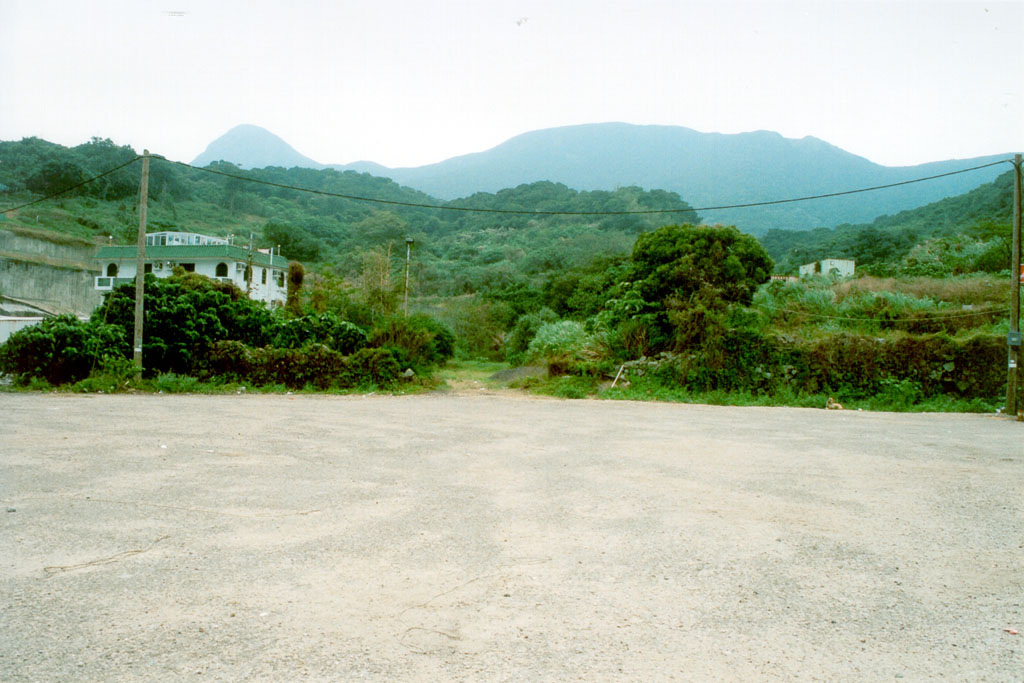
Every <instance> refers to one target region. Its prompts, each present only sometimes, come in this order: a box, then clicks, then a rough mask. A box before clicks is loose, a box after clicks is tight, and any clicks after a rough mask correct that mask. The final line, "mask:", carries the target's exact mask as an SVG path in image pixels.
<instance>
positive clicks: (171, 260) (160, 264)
mask: <svg viewBox="0 0 1024 683" xmlns="http://www.w3.org/2000/svg"><path fill="white" fill-rule="evenodd" d="M96 261H97V262H98V263H99V266H100V272H101V275H99V276H98V277H96V279H95V287H96V289H98V290H101V291H103V290H111V289H113V288H114V287H117V286H118V285H122V284H126V283H129V282H133V281H134V280H135V272H136V265H137V263H138V257H137V248H136V247H135V246H130V247H127V246H125V247H101V248H100V250H99V252H97V254H96ZM145 264H146V265H145V267H146V273H152V274H153V275H155V276H157V277H170V276H171V272H172V270H173V269H174V267H175V266H181V267H182V268H183V269H184V270H185V271H186V272H190V273H199V274H200V275H205V276H207V277H209V278H212V279H214V280H222V281H224V282H232V283H234V284H235V285H236V286H237V287H238V288H239V289H241V290H242V291H243V292H245V291H248V292H249V298H251V299H256V300H258V301H263V302H265V303H266V304H267V305H268V306H272V305H283V304H284V302H285V299H286V298H287V294H288V290H287V287H286V284H285V273H286V272H287V271H288V259H286V258H284V257H283V256H281V255H280V254H274V253H273V251H272V250H269V249H254V250H252V251H250V250H249V249H248V248H246V247H237V246H234V245H232V244H229V243H228V241H227V240H224V239H220V238H218V237H208V236H206V235H199V234H196V233H190V232H155V233H150V234H147V235H146V254H145Z"/></svg>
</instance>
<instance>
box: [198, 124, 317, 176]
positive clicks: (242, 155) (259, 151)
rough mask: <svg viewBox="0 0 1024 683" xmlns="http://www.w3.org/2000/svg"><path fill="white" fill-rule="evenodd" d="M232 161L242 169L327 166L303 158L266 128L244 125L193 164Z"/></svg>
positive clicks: (235, 128)
mask: <svg viewBox="0 0 1024 683" xmlns="http://www.w3.org/2000/svg"><path fill="white" fill-rule="evenodd" d="M215 161H230V162H231V163H233V164H236V165H238V166H240V167H241V168H264V167H266V166H281V167H282V168H293V167H295V166H299V167H302V168H323V167H324V165H323V164H321V163H318V162H316V161H313V160H312V159H310V158H309V157H307V156H303V155H302V154H299V153H298V152H297V151H296V150H295V148H294V147H292V146H291V145H289V144H288V143H287V142H285V141H284V140H282V139H281V138H279V137H278V136H276V135H274V134H273V133H271V132H270V131H269V130H267V129H266V128H261V127H259V126H254V125H252V124H249V123H243V124H241V125H239V126H235V127H234V128H232V129H231V130H229V131H228V132H227V133H224V135H221V136H220V137H219V138H217V139H216V140H214V141H213V142H211V143H210V144H209V145H208V146H207V147H206V150H205V151H204V152H203V153H202V154H200V155H199V156H197V157H196V158H195V159H193V160H192V165H193V166H206V165H208V164H212V163H213V162H215Z"/></svg>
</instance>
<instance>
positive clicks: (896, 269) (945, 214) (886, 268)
mask: <svg viewBox="0 0 1024 683" xmlns="http://www.w3.org/2000/svg"><path fill="white" fill-rule="evenodd" d="M1012 181H1013V171H1007V172H1006V173H1003V174H1002V175H1000V176H999V177H998V178H996V179H995V180H994V181H992V182H990V183H986V184H985V185H982V186H981V187H978V188H977V189H974V190H971V191H970V192H967V193H966V194H962V195H958V196H955V197H949V198H947V199H943V200H940V201H937V202H933V203H931V204H928V205H926V206H922V207H920V208H917V209H913V210H910V211H901V212H900V213H897V214H894V215H891V216H890V215H885V216H879V217H878V218H876V219H875V220H874V221H872V222H871V223H864V224H859V225H849V224H846V225H840V226H838V227H836V228H834V229H829V228H818V229H816V230H811V231H807V232H793V231H787V230H772V231H770V232H769V233H768V234H766V235H765V236H764V237H763V238H762V239H761V242H762V244H764V246H765V249H767V250H768V253H770V254H771V255H772V258H773V259H775V264H776V266H775V267H776V272H779V273H787V274H795V273H796V270H797V267H798V266H800V265H801V264H804V263H811V262H813V261H818V260H821V259H824V258H849V259H854V260H856V261H857V268H858V270H859V271H864V272H868V273H871V274H873V275H881V276H890V275H906V276H915V275H925V276H932V277H942V276H945V275H957V274H961V273H970V272H987V273H998V272H1001V271H1004V270H1008V269H1009V267H1010V223H1011V220H1012V213H1013V206H1012V205H1013V188H1012Z"/></svg>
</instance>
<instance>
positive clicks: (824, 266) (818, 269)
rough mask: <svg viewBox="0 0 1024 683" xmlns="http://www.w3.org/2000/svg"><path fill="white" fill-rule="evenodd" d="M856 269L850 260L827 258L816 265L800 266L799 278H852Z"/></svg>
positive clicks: (853, 262) (806, 264) (854, 263)
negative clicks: (826, 276) (823, 276)
mask: <svg viewBox="0 0 1024 683" xmlns="http://www.w3.org/2000/svg"><path fill="white" fill-rule="evenodd" d="M856 269H857V264H856V262H855V261H852V260H850V259H842V258H827V259H824V260H822V261H818V262H816V263H805V264H804V265H802V266H800V277H810V276H812V275H834V276H836V277H852V276H853V273H854V271H855V270H856Z"/></svg>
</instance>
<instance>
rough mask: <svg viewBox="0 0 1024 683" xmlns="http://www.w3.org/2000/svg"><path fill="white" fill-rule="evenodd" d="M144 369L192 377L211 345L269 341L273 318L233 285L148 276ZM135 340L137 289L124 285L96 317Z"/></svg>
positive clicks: (195, 277)
mask: <svg viewBox="0 0 1024 683" xmlns="http://www.w3.org/2000/svg"><path fill="white" fill-rule="evenodd" d="M144 304H145V329H144V330H143V337H142V340H143V341H142V356H143V365H144V367H145V371H146V374H147V375H156V374H159V373H161V372H174V373H177V374H189V373H190V372H191V371H192V367H193V364H194V363H195V362H196V361H197V360H199V359H201V358H202V356H203V355H204V354H205V353H206V349H207V348H208V347H209V345H210V344H212V343H214V342H217V341H221V340H225V339H231V340H235V341H239V342H241V343H243V344H246V345H249V346H262V345H264V344H266V343H268V342H269V341H270V340H269V339H268V338H267V333H268V331H269V330H270V329H271V325H270V323H271V313H270V312H269V311H268V310H267V309H266V308H265V307H264V306H263V304H262V303H261V302H258V301H251V300H249V299H248V298H247V297H246V296H245V295H244V293H242V292H240V291H239V290H238V288H237V287H234V286H233V285H231V284H230V283H222V282H215V281H213V280H210V279H209V278H205V277H202V276H199V275H195V274H188V275H185V276H182V277H171V278H167V279H158V278H155V277H153V276H147V277H146V285H145V300H144ZM92 320H93V321H97V322H98V321H104V322H107V323H110V324H113V325H117V326H119V327H120V328H121V329H122V330H124V335H125V338H126V339H131V338H132V337H133V336H134V327H135V286H134V285H133V284H128V285H122V286H121V287H118V288H117V289H115V290H114V291H112V292H111V293H109V294H108V295H107V296H106V298H105V299H104V301H103V304H102V305H101V306H100V307H99V308H97V309H96V310H95V311H94V312H93V314H92Z"/></svg>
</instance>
